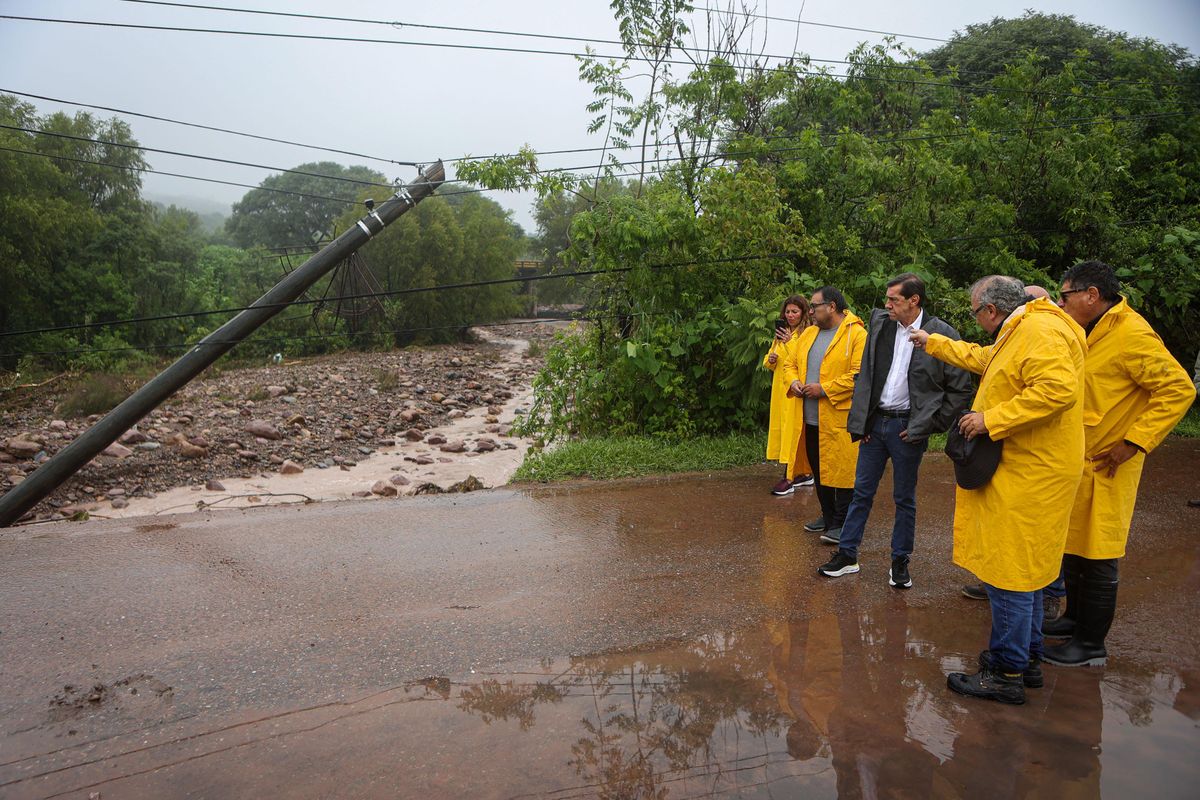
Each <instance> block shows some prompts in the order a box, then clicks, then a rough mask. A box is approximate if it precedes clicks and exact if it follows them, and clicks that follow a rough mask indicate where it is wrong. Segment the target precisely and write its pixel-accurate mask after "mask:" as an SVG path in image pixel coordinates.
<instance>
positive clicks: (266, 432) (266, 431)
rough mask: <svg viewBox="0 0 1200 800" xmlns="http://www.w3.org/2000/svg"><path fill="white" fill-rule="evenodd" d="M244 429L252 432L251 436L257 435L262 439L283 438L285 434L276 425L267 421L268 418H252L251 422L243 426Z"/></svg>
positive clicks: (249, 432)
mask: <svg viewBox="0 0 1200 800" xmlns="http://www.w3.org/2000/svg"><path fill="white" fill-rule="evenodd" d="M242 430H244V431H245V432H246V433H248V434H250V435H251V436H257V437H258V438H260V439H282V438H283V434H281V433H280V432H279V429H278V428H276V427H275V426H274V425H272V424H271V423H269V422H267V421H266V420H261V419H252V420H250V421H249V422H247V423H246V424H245V426H244V427H243V428H242Z"/></svg>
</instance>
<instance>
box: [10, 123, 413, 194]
mask: <svg viewBox="0 0 1200 800" xmlns="http://www.w3.org/2000/svg"><path fill="white" fill-rule="evenodd" d="M0 128H2V129H6V130H10V131H20V132H22V133H32V134H37V135H38V136H52V137H54V138H56V139H70V140H72V141H76V142H89V143H91V144H102V145H104V146H106V147H122V148H125V149H128V150H140V151H142V152H144V153H158V154H159V155H168V156H179V157H181V158H194V159H198V160H200V161H213V162H216V163H218V164H232V165H233V166H236V167H253V168H254V169H267V170H273V171H275V172H287V173H290V174H292V175H303V176H304V177H306V178H323V179H325V180H330V181H341V182H343V183H354V184H358V185H360V186H381V187H384V188H388V189H393V188H395V187H394V186H393V185H392V184H390V183H379V182H378V181H364V180H360V179H358V178H348V177H346V176H344V175H324V174H322V173H320V172H307V171H305V170H302V169H284V168H283V167H272V166H269V165H267V164H254V163H252V162H249V161H235V160H233V159H230V158H217V157H216V156H202V155H197V154H196V153H184V152H180V151H178V150H161V149H159V148H157V147H146V146H144V145H140V144H132V143H130V142H113V141H108V140H105V139H93V138H91V137H89V136H79V135H77V134H72V133H59V132H56V131H43V130H37V129H35V128H23V127H20V126H19V125H5V124H3V123H0ZM397 163H399V162H397ZM405 163H410V162H405ZM412 166H419V165H417V164H416V163H412Z"/></svg>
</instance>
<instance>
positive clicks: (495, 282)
mask: <svg viewBox="0 0 1200 800" xmlns="http://www.w3.org/2000/svg"><path fill="white" fill-rule="evenodd" d="M784 255H786V254H784ZM779 256H780V254H778V253H775V254H768V255H762V256H730V257H726V258H717V259H697V260H693V261H680V262H670V263H665V264H651V265H647V266H646V268H647V269H666V268H668V267H687V266H699V265H702V264H723V263H733V262H744V261H762V260H767V259H771V258H777V257H779ZM635 269H638V267H614V268H612V269H593V270H577V271H573V272H559V273H554V274H549V275H526V276H524V277H517V278H495V279H491V280H484V281H467V282H463V283H448V284H440V285H437V286H411V287H408V288H405V289H391V290H386V291H380V292H362V293H359V294H346V295H339V296H337V297H322V298H317V299H313V298H306V299H303V300H293V301H291V302H289V303H273V304H263V305H252V306H236V307H231V308H216V309H211V310H206V311H189V312H184V313H179V314H162V315H158V316H153V317H138V318H135V319H124V320H110V321H108V322H86V323H79V324H75V325H59V326H56V327H48V328H31V329H28V330H22V331H2V332H0V338H3V337H7V336H27V335H32V334H37V333H59V332H62V331H71V330H84V329H87V328H99V327H108V326H114V325H127V324H134V323H142V322H162V321H166V320H175V319H187V318H192V317H204V316H211V315H213V314H232V313H235V312H241V311H247V310H249V309H251V308H288V307H289V306H303V305H320V304H322V303H332V302H340V301H343V300H363V299H367V298H378V297H398V296H400V295H410V294H426V293H429V292H441V291H448V290H451V289H479V288H483V287H486V286H502V285H505V284H514V283H530V282H534V281H545V280H556V279H559V278H578V277H588V276H592V275H605V274H611V273H622V272H632V271H633V270H635Z"/></svg>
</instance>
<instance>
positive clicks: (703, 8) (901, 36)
mask: <svg viewBox="0 0 1200 800" xmlns="http://www.w3.org/2000/svg"><path fill="white" fill-rule="evenodd" d="M692 10H693V11H707V12H710V13H714V14H731V13H732V14H737V15H738V16H746V17H753V18H755V19H765V20H771V21H774V22H786V23H787V24H789V25H812V26H814V27H817V28H833V29H835V30H839V31H855V32H858V33H874V34H877V35H881V36H895V37H897V38H899V39H923V40H925V41H927V42H942V43H949V42H952V41H954V40H953V39H939V38H938V37H936V36H920V35H918V34H915V33H897V32H895V31H879V30H875V29H874V28H855V27H853V26H851V25H834V24H833V23H830V22H811V21H809V20H806V19H790V18H788V17H773V16H770V15H769V14H754V13H751V12H749V11H724V10H722V9H719V8H712V7H710V6H695V7H694V8H693V9H692Z"/></svg>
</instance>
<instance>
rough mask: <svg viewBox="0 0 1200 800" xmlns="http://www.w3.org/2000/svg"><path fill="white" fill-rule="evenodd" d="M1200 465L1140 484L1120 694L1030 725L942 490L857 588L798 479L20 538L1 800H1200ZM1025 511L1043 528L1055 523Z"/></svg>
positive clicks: (1, 636) (8, 618)
mask: <svg viewBox="0 0 1200 800" xmlns="http://www.w3.org/2000/svg"><path fill="white" fill-rule="evenodd" d="M1198 466H1200V441H1196V440H1191V441H1188V440H1172V441H1171V442H1169V443H1168V445H1166V446H1165V447H1164V448H1163V449H1162V450H1160V451H1159V452H1157V453H1156V454H1155V455H1154V456H1152V457H1151V458H1150V460H1149V462H1148V464H1147V468H1146V474H1145V477H1144V479H1143V485H1142V492H1141V495H1140V499H1139V504H1138V512H1137V516H1136V518H1135V522H1134V531H1133V535H1132V544H1131V552H1130V555H1129V556H1128V558H1126V560H1125V561H1124V562H1123V564H1122V575H1121V578H1122V584H1121V594H1120V599H1119V610H1118V617H1117V621H1116V624H1115V625H1114V628H1113V631H1112V634H1111V636H1110V638H1109V651H1110V658H1109V664H1108V666H1107V667H1105V668H1103V669H1075V670H1066V669H1059V668H1054V667H1049V666H1048V667H1046V677H1047V680H1046V686H1045V688H1043V689H1040V690H1030V692H1029V703H1028V704H1027V705H1025V706H1022V707H1007V706H1000V705H999V704H993V703H987V702H981V701H974V700H969V699H966V698H961V697H958V696H957V695H953V694H951V693H950V692H949V691H948V690H947V689H946V688H945V674H946V673H947V672H949V671H952V670H958V669H963V668H966V669H967V671H974V668H973V661H974V658H975V656H976V654H977V653H978V652H979V650H980V649H981V648H983V647H984V646H986V639H987V627H988V610H987V604H986V603H981V602H975V601H970V600H966V599H964V598H963V597H962V596H961V595H960V594H959V587H960V585H961V584H962V583H963V582H964V581H968V580H970V576H968V575H967V574H966V573H964V572H962V571H961V570H959V569H957V568H956V567H954V566H952V565H951V564H950V556H949V550H950V521H951V514H952V499H953V487H952V473H951V470H950V469H949V466H948V462H946V461H945V459H944V458H943V457H942V456H940V455H936V456H930V457H928V458H927V459H926V462H925V465H924V466H923V468H922V482H921V494H920V498H919V506H918V508H919V512H918V513H919V519H918V538H917V547H918V552H917V553H916V555H915V556H914V559H913V567H912V569H913V578H914V581H915V586H914V588H913V589H911V590H909V591H907V592H901V591H898V590H895V589H892V588H890V587H889V586H888V585H887V572H888V566H889V563H888V551H889V548H888V542H887V539H888V533H889V531H890V517H891V512H892V505H891V502H890V498H889V496H888V495H889V493H890V492H889V489H890V487H889V485H888V484H887V480H886V479H885V484H884V486H883V487H881V489H882V490H881V493H880V497H879V498H878V499H877V501H876V508H875V512H874V514H873V515H872V521H871V524H870V526H869V527H868V531H867V539H866V542H865V546H864V549H863V552H862V553H861V555H860V563H861V564H862V568H863V571H862V572H861V573H860V574H858V575H855V576H848V577H845V578H840V579H836V580H828V579H823V578H819V577H818V576H817V575H816V574H815V568H816V567H817V566H818V565H819V564H821V563H822V562H823V561H824V560H825V559H826V558H827V557H828V555H829V553H830V548H828V547H826V546H824V545H821V544H820V543H819V542H818V540H817V537H816V535H814V534H806V533H804V532H803V531H802V530H801V524H802V523H803V522H805V521H806V520H808V519H810V518H811V517H814V516H817V515H818V513H819V512H818V509H817V504H816V500H815V497H813V495H812V492H811V490H802V491H801V492H799V493H798V494H797V495H795V496H793V497H788V498H774V497H771V496H770V495H769V494H767V492H766V489H767V488H768V487H769V486H770V484H771V483H772V481H773V479H774V478H775V477H777V476H776V475H775V470H774V469H767V468H765V467H764V468H756V469H749V470H743V471H738V472H732V473H720V474H714V475H688V476H676V477H671V478H664V479H658V480H639V481H627V482H611V483H596V484H574V485H569V486H559V487H554V488H540V489H533V490H528V491H507V490H502V491H491V492H480V493H475V494H470V495H463V496H455V497H430V498H414V499H405V500H399V501H395V500H393V501H375V502H357V503H341V504H324V505H317V506H309V507H287V508H278V507H277V508H270V509H259V510H254V511H246V512H241V511H230V512H216V513H214V512H209V513H207V514H193V515H181V516H172V517H160V518H141V519H127V520H113V521H108V522H104V521H100V522H95V521H94V522H90V523H82V524H81V523H56V524H53V525H40V526H31V527H27V528H21V529H12V530H7V531H3V532H0V685H2V686H3V690H2V693H0V797H4V798H10V797H11V798H26V797H73V798H74V797H78V798H88V797H90V796H92V795H93V793H97V792H99V793H100V795H99V796H100V797H101V798H171V797H206V798H207V797H211V798H228V797H298V798H331V797H354V798H360V797H368V798H370V797H388V798H395V797H466V796H470V797H495V798H517V797H520V798H531V797H546V798H575V797H592V796H601V797H621V798H624V797H671V798H690V797H700V796H703V797H711V796H732V797H776V798H778V797H795V796H804V797H817V798H820V797H836V796H842V797H859V796H863V797H873V796H880V797H922V798H923V797H962V796H969V797H984V796H986V797H998V798H1008V797H1022V798H1025V797H1028V798H1033V797H1050V796H1071V797H1074V796H1079V797H1094V796H1106V797H1128V796H1131V795H1132V794H1134V793H1138V794H1142V795H1144V796H1149V797H1155V798H1169V797H1194V796H1196V794H1195V793H1196V789H1195V787H1196V786H1197V785H1200V763H1198V762H1197V758H1196V756H1197V754H1198V753H1200V637H1197V635H1196V631H1197V630H1200V594H1198V591H1197V590H1198V589H1200V509H1192V508H1187V507H1186V501H1187V500H1188V499H1191V498H1200V473H1198V469H1197V467H1198ZM1035 492H1036V487H1030V502H1036V494H1035Z"/></svg>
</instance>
